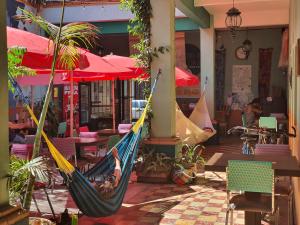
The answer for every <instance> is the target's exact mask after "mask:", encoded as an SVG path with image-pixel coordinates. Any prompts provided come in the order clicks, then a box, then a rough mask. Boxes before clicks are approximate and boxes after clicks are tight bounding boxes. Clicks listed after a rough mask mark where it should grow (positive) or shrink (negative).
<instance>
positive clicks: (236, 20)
mask: <svg viewBox="0 0 300 225" xmlns="http://www.w3.org/2000/svg"><path fill="white" fill-rule="evenodd" d="M226 14H227V17H226V19H225V24H226V27H227V28H228V29H229V30H230V32H231V35H232V37H233V38H234V37H235V36H236V31H237V29H238V28H239V27H240V26H241V25H242V17H241V12H240V10H238V9H237V8H235V7H234V0H233V7H232V8H231V9H229V10H228V11H227V13H226Z"/></svg>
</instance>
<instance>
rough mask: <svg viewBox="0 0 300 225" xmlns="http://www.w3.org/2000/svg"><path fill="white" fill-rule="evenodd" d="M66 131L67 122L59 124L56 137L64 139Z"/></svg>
mask: <svg viewBox="0 0 300 225" xmlns="http://www.w3.org/2000/svg"><path fill="white" fill-rule="evenodd" d="M66 131H67V122H61V123H59V124H58V131H57V137H65V134H66Z"/></svg>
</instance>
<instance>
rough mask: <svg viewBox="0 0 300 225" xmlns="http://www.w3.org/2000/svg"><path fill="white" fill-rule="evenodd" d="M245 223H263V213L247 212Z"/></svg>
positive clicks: (254, 224) (259, 224)
mask: <svg viewBox="0 0 300 225" xmlns="http://www.w3.org/2000/svg"><path fill="white" fill-rule="evenodd" d="M245 225H261V214H260V213H257V212H247V211H246V212H245Z"/></svg>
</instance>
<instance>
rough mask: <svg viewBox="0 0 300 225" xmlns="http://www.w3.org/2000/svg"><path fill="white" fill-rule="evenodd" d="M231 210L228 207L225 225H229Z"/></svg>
mask: <svg viewBox="0 0 300 225" xmlns="http://www.w3.org/2000/svg"><path fill="white" fill-rule="evenodd" d="M229 211H230V209H229V208H228V209H227V210H226V217H225V225H228V216H229Z"/></svg>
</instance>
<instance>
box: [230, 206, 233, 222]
mask: <svg viewBox="0 0 300 225" xmlns="http://www.w3.org/2000/svg"><path fill="white" fill-rule="evenodd" d="M230 225H233V209H231V210H230Z"/></svg>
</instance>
